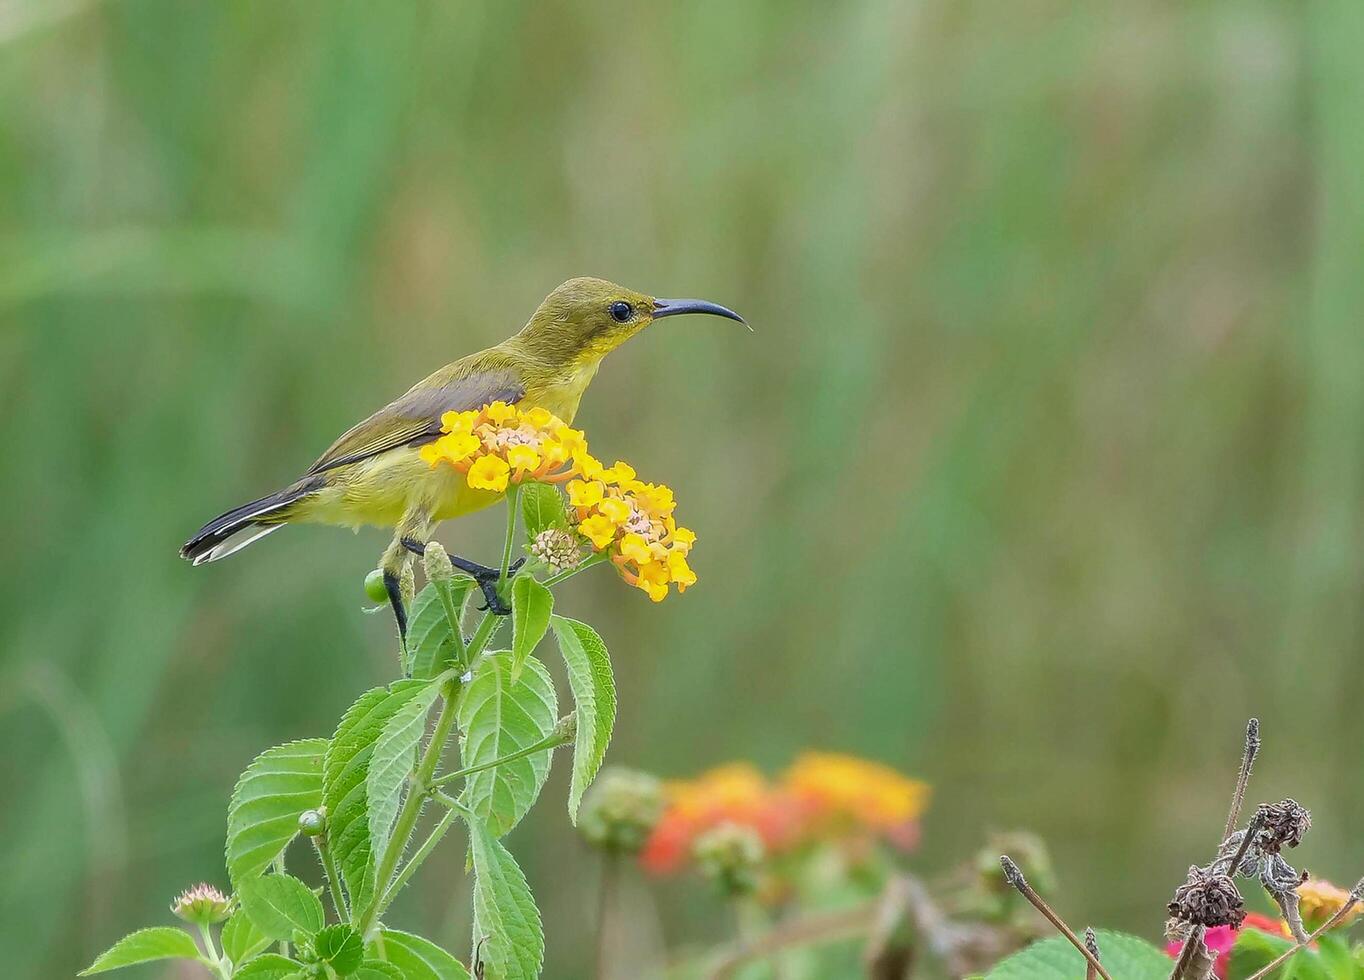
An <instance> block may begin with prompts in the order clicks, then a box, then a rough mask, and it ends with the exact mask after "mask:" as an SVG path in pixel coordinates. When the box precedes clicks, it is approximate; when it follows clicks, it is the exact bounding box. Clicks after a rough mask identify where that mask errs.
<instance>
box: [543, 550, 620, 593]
mask: <svg viewBox="0 0 1364 980" xmlns="http://www.w3.org/2000/svg"><path fill="white" fill-rule="evenodd" d="M604 561H606V552H604V551H597V552H594V553H593V554H590V555H588V556H587V557H586V558H584V559H583V560H582V561H580V562H578V564H576V565H574V566H573V567H572V568H569V569H566V570H565V571H562V572H560V573H559V574H557V575H551V576H550V577H549V578H547V579H545V580H544V581H543V582H541V583H540V584H541V585H543V586H545V587H546V588H548V587H550V586H554V585H558V584H559V583H560V582H562V581H563V580H564V579H569V578H572V577H573V576H574V575H577V574H578V573H579V572H582V571H586V570H587V569H589V568H591V567H592V566H593V565H600V564H601V563H602V562H604Z"/></svg>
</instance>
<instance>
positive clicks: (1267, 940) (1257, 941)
mask: <svg viewBox="0 0 1364 980" xmlns="http://www.w3.org/2000/svg"><path fill="white" fill-rule="evenodd" d="M1292 947H1293V942H1292V940H1289V939H1286V938H1285V937H1283V936H1273V935H1270V934H1269V933H1267V932H1262V931H1261V930H1259V929H1241V930H1240V931H1239V932H1237V933H1236V944H1235V945H1234V946H1232V948H1231V961H1230V963H1229V964H1228V966H1227V977H1228V978H1229V980H1244V978H1245V977H1248V976H1250V975H1251V974H1253V973H1255V972H1256V971H1257V970H1260V969H1262V968H1264V967H1265V966H1268V965H1269V964H1270V963H1271V962H1272V961H1274V960H1275V959H1277V958H1278V957H1279V955H1280V954H1281V953H1284V952H1286V951H1288V950H1289V949H1291V948H1292ZM1269 976H1270V977H1271V978H1272V980H1288V978H1290V977H1291V978H1292V980H1332V978H1333V977H1334V976H1335V975H1334V974H1333V973H1332V972H1331V971H1330V970H1328V969H1326V967H1325V966H1324V965H1323V964H1322V962H1321V960H1320V959H1319V958H1318V957H1317V955H1316V954H1315V953H1313V952H1312V951H1311V950H1307V949H1304V950H1299V951H1298V952H1297V953H1294V954H1293V957H1292V958H1291V959H1290V960H1288V962H1286V963H1285V964H1284V965H1283V966H1281V967H1279V969H1277V970H1275V971H1274V972H1273V973H1271V974H1270V975H1269ZM1345 976H1346V977H1350V976H1352V974H1345Z"/></svg>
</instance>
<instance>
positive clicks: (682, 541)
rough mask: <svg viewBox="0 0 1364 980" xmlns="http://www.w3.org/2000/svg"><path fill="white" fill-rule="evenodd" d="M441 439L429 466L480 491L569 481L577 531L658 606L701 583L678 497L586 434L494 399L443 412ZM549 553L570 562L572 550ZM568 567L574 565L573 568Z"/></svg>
mask: <svg viewBox="0 0 1364 980" xmlns="http://www.w3.org/2000/svg"><path fill="white" fill-rule="evenodd" d="M441 432H442V435H441V436H440V438H438V439H437V440H436V441H435V442H432V443H429V444H427V445H425V446H423V447H422V448H421V457H422V459H424V460H425V461H426V462H427V464H428V465H429V466H431V467H433V468H434V467H436V466H441V465H448V466H452V467H454V468H455V469H456V470H458V471H459V472H461V473H463V474H464V475H465V479H466V481H467V482H468V484H469V486H470V487H472V488H473V489H475V490H487V491H489V492H492V493H504V492H505V491H506V490H507V488H508V487H509V486H513V485H516V484H519V483H523V482H537V483H567V487H566V489H567V491H568V500H569V505H570V507H571V509H572V513H573V518H574V523H575V526H576V530H577V533H578V534H579V535H581V537H582V538H583V539H585V540H586V541H588V542H589V543H590V544H591V545H592V548H593V550H595V551H600V552H605V553H606V554H607V556H608V557H609V558H610V559H611V563H612V564H613V565H614V566H615V567H616V571H617V572H618V573H619V574H620V576H621V578H623V579H624V580H625V581H626V582H627V583H629V584H630V585H633V586H635V587H636V588H638V589H640V590H641V591H643V592H644V593H646V594H647V595H648V596H649V598H650V599H652V600H653V601H654V602H661V601H662V600H663V599H664V598H666V597H667V595H668V587H669V586H670V585H672V586H676V587H677V591H678V592H684V591H686V589H687V588H688V587H689V586H691V585H694V584H695V583H696V573H695V572H693V571H692V569H691V566H690V565H689V564H688V563H687V555H688V554H689V553H690V552H691V548H692V545H693V544H695V542H696V535H695V534H693V533H692V532H691V531H689V530H688V529H687V528H685V527H678V526H677V523H676V521H674V520H673V516H672V514H673V510H674V509H675V507H676V506H677V504H676V501H675V500H674V499H673V492H672V490H671V489H669V488H668V487H666V486H663V485H661V484H653V483H644V482H642V481H640V480H637V479H635V471H634V469H633V468H632V467H631V466H630V465H629V464H628V463H624V462H621V461H620V460H617V461H616V463H615V465H613V466H604V465H602V463H601V461H600V460H598V459H596V458H595V457H594V456H592V455H591V454H590V453H588V451H587V437H586V436H584V435H583V433H582V432H581V431H579V430H578V429H573V428H570V427H569V426H568V425H567V424H566V423H565V422H563V421H562V420H560V419H558V418H556V417H555V416H553V415H552V414H550V413H549V412H547V411H545V410H544V409H543V408H531V409H525V410H522V409H520V408H517V407H516V406H514V405H507V404H505V403H504V402H500V401H498V402H493V403H492V404H491V405H488V406H486V407H484V408H481V409H479V410H478V411H472V412H446V413H445V414H444V415H442V416H441ZM545 551H546V554H547V555H548V554H551V553H552V554H553V555H554V556H555V557H556V559H559V558H566V557H567V555H568V552H567V549H566V548H562V547H557V546H556V547H555V548H554V549H553V551H552V552H551V550H550V548H549V542H546V548H545ZM570 567H571V566H570Z"/></svg>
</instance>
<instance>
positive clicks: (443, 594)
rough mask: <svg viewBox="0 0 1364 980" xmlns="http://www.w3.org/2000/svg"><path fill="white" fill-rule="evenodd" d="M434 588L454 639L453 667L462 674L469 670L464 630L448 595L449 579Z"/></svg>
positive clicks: (452, 601)
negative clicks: (443, 608)
mask: <svg viewBox="0 0 1364 980" xmlns="http://www.w3.org/2000/svg"><path fill="white" fill-rule="evenodd" d="M435 586H436V595H438V596H440V604H441V605H442V606H443V607H445V621H446V622H447V623H449V624H450V636H451V637H453V638H454V643H455V667H456V668H457V671H458V673H460V674H463V673H464V672H465V671H466V670H468V669H469V664H468V661H467V659H466V654H465V649H464V629H463V626H462V624H461V623H460V615H459V614H460V610H458V609H456V608H455V600H454V597H453V596H452V595H451V594H450V592H451V589H452V586H451V584H450V579H443V580H441V581H438V582H436V583H435ZM465 594H466V595H467V594H468V593H465Z"/></svg>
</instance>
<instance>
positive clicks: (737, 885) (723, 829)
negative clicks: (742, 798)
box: [692, 822, 767, 895]
mask: <svg viewBox="0 0 1364 980" xmlns="http://www.w3.org/2000/svg"><path fill="white" fill-rule="evenodd" d="M692 855H693V856H694V857H695V858H696V865H697V867H699V868H700V869H701V873H702V874H704V875H705V876H706V877H707V878H709V879H711V880H712V881H714V882H715V883H716V884H717V885H718V886H719V887H720V890H721V891H723V892H725V894H727V895H750V894H752V893H753V892H755V891H756V890H757V888H758V885H759V884H761V877H762V875H761V873H762V864H763V859H764V858H765V857H766V856H767V849H766V848H765V847H764V846H763V839H762V837H760V836H759V835H758V832H757V831H756V830H754V829H753V828H752V827H749V826H745V825H744V824H738V823H730V822H726V823H722V824H719V825H717V826H715V827H713V828H712V829H710V830H708V831H706V833H704V834H702V835H701V836H700V837H698V838H697V839H696V842H695V843H694V844H693V845H692Z"/></svg>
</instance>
